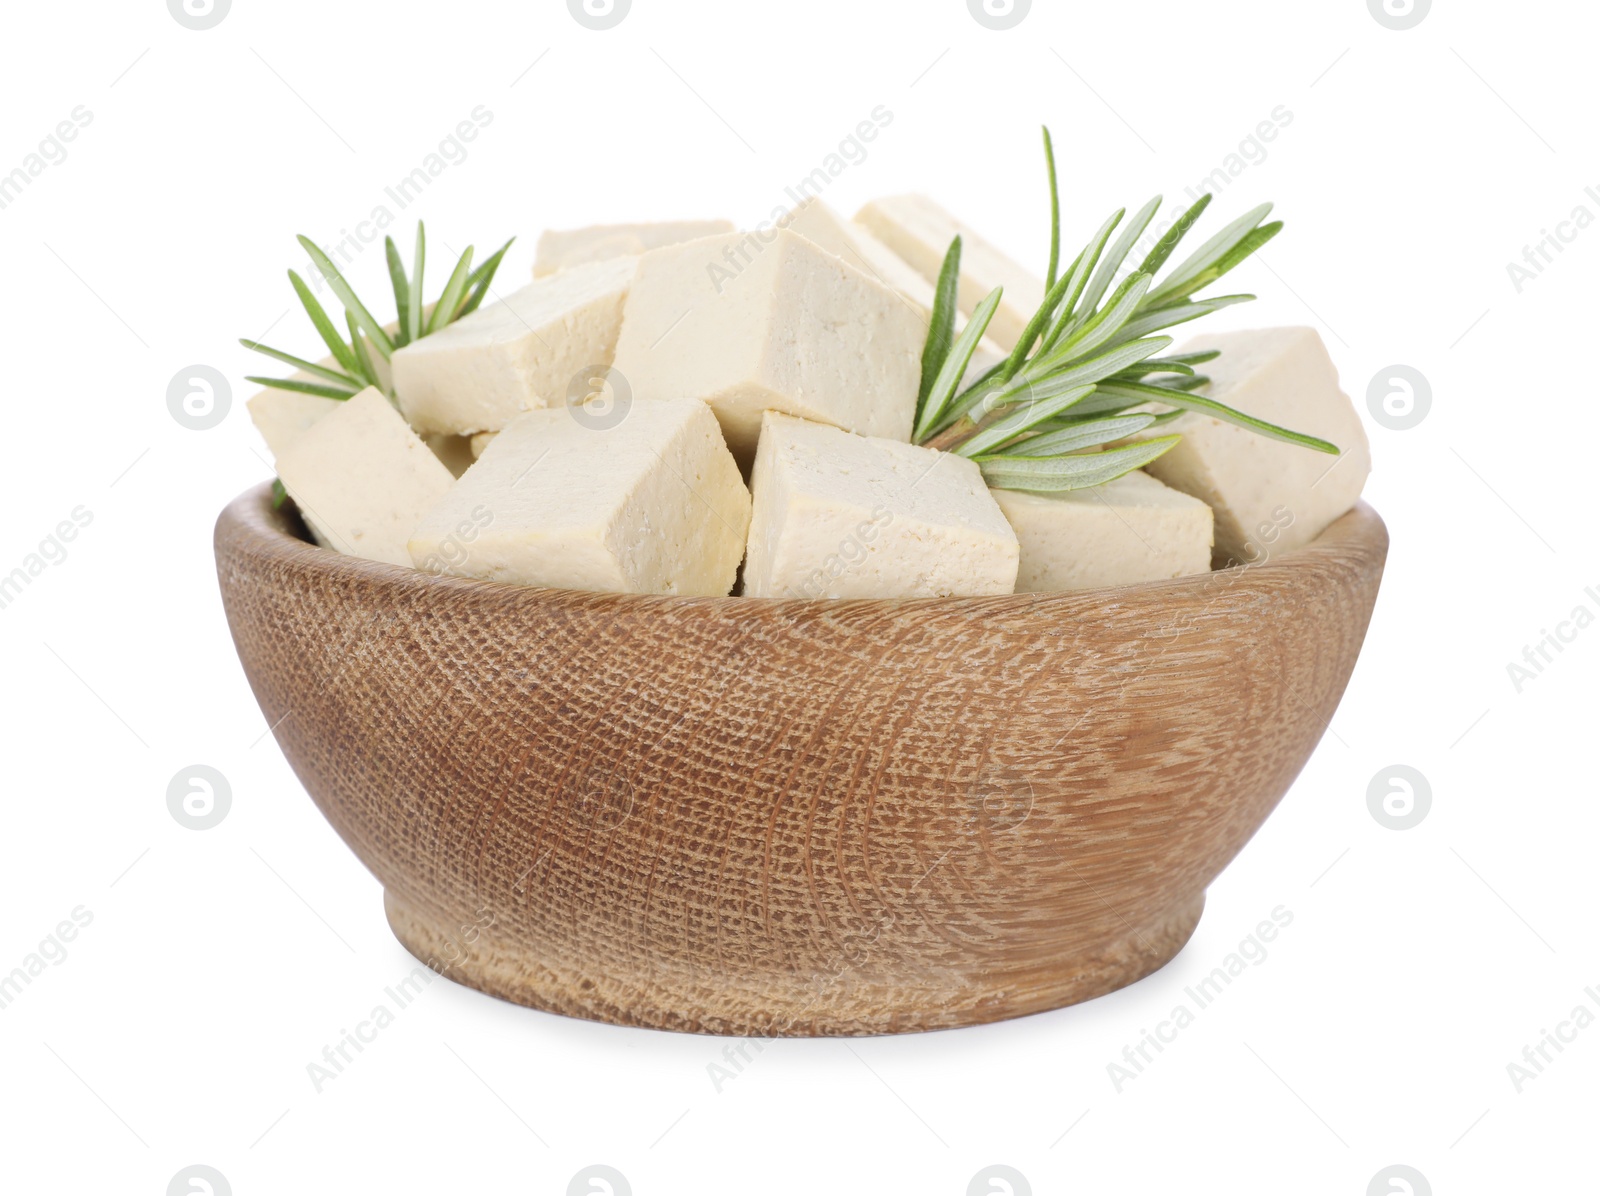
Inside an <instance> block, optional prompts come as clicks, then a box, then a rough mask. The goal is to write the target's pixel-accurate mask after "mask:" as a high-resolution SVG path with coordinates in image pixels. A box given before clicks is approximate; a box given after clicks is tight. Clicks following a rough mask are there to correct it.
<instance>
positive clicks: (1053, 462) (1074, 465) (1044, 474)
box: [978, 436, 1182, 492]
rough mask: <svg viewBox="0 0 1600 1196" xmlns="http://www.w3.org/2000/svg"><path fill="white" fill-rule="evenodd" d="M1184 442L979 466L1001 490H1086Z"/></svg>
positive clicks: (1163, 439) (986, 461)
mask: <svg viewBox="0 0 1600 1196" xmlns="http://www.w3.org/2000/svg"><path fill="white" fill-rule="evenodd" d="M1181 439H1182V437H1180V436H1158V437H1156V438H1155V439H1153V440H1144V441H1140V442H1139V443H1138V444H1131V445H1128V446H1127V447H1126V448H1117V449H1107V450H1105V451H1104V452H1094V453H1082V454H1078V455H1069V456H1064V457H1015V456H994V457H984V458H980V459H979V461H978V465H979V467H980V468H981V469H982V470H983V480H984V481H986V482H988V483H989V485H991V486H994V487H996V488H997V489H1000V490H1035V491H1043V492H1051V491H1062V490H1086V489H1088V488H1089V487H1090V486H1101V485H1104V484H1105V483H1106V482H1111V481H1115V480H1116V479H1117V478H1120V477H1121V476H1122V475H1123V474H1126V473H1132V472H1133V471H1134V470H1136V469H1138V468H1140V467H1141V466H1144V465H1148V464H1149V463H1150V462H1152V461H1154V460H1155V459H1156V458H1157V457H1159V456H1161V454H1162V453H1164V452H1166V451H1167V450H1168V449H1170V448H1171V447H1172V446H1173V445H1175V444H1177V443H1178V441H1179V440H1181Z"/></svg>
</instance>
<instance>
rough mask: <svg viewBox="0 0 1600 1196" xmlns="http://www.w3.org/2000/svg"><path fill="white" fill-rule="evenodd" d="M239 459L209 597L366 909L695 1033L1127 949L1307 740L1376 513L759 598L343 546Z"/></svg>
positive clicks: (1338, 690)
mask: <svg viewBox="0 0 1600 1196" xmlns="http://www.w3.org/2000/svg"><path fill="white" fill-rule="evenodd" d="M295 529H296V521H295V520H294V518H293V516H292V515H284V514H280V513H276V512H274V511H272V509H271V506H270V501H269V496H268V490H267V488H266V487H265V486H263V487H260V488H258V489H256V490H252V491H250V492H249V493H247V494H245V495H243V496H241V497H240V498H239V499H238V500H236V501H235V502H234V503H233V504H232V505H231V506H229V507H228V508H227V510H225V511H224V512H223V514H222V516H221V518H220V519H219V521H218V524H217V531H216V552H217V567H218V575H219V578H220V582H221V587H222V594H223V599H224V604H225V606H226V608H227V614H228V620H229V623H230V625H231V626H232V629H233V635H234V640H235V642H236V644H237V646H238V650H239V657H240V660H241V661H242V662H243V665H244V669H245V672H246V674H247V676H248V677H249V679H250V683H251V685H252V686H253V688H254V690H255V693H256V697H257V699H258V700H259V702H260V704H261V708H262V711H263V713H264V714H265V716H266V719H267V721H268V723H269V724H272V725H273V726H274V727H275V728H276V729H275V732H274V733H275V734H276V736H277V739H278V742H279V744H280V745H281V747H282V749H283V751H284V753H285V755H286V756H287V757H288V759H289V762H290V763H291V764H292V765H293V767H294V769H295V771H296V773H297V774H298V775H299V777H300V779H301V780H302V781H303V782H304V784H305V787H306V789H307V791H308V792H309V793H310V794H311V796H312V798H313V800H315V801H316V803H317V805H318V806H319V807H320V808H321V810H322V811H323V813H324V814H325V815H326V816H327V818H328V820H329V822H331V823H332V824H333V826H334V828H335V829H336V830H337V831H338V832H339V834H340V835H342V836H343V837H344V839H345V841H346V842H347V843H348V844H349V845H350V847H351V849H352V850H353V851H354V852H355V853H356V855H357V856H359V857H360V859H361V860H362V861H363V862H364V863H365V864H366V865H367V867H368V868H370V869H371V870H372V872H373V873H374V874H375V875H376V876H377V878H378V879H379V880H380V881H381V882H382V883H383V885H384V887H385V889H386V891H387V896H386V903H385V904H386V909H387V913H388V917H389V922H390V925H391V926H392V927H393V928H394V931H395V933H396V935H397V936H398V937H399V938H400V940H401V942H402V943H404V944H405V945H406V946H407V947H408V948H409V949H410V950H411V951H412V952H413V953H414V954H416V955H417V956H418V957H419V958H422V959H423V960H424V961H427V962H431V963H433V964H434V966H436V967H437V968H439V969H440V970H442V971H443V972H444V974H445V975H448V976H450V977H452V978H454V979H456V980H458V981H461V982H462V983H465V984H469V985H472V986H474V987H477V988H480V989H483V990H484V991H486V992H489V993H493V994H495V995H497V996H501V997H505V998H507V999H509V1000H513V1001H518V1002H521V1003H524V1004H527V1005H533V1006H537V1007H539V1008H543V1009H549V1010H554V1011H556V1012H559V1013H565V1014H571V1015H574V1016H579V1017H589V1018H597V1019H600V1020H604V1021H611V1022H618V1023H626V1024H632V1025H644V1026H657V1027H664V1028H668V1029H677V1030H689V1031H701V1032H711V1033H724V1034H759V1035H783V1034H795V1035H807V1034H872V1033H884V1032H895V1031H906V1030H925V1029H934V1028H939V1027H948V1026H961V1025H968V1024H973V1023H978V1022H985V1021H992V1020H995V1019H998V1018H1004V1017H1014V1016H1017V1015H1020V1014H1025V1013H1032V1012H1037V1011H1039V1010H1044V1009H1052V1008H1055V1007H1058V1006H1061V1005H1066V1004H1070V1003H1072V1002H1075V1001H1082V1000H1086V999H1088V998H1090V997H1094V996H1098V995H1100V994H1102V993H1106V992H1110V991H1111V990H1113V989H1116V988H1119V987H1121V986H1123V985H1125V984H1128V983H1131V982H1132V981H1134V980H1136V979H1138V978H1140V977H1141V976H1144V975H1147V974H1148V973H1149V972H1151V971H1153V970H1155V969H1156V968H1158V967H1160V966H1161V965H1162V964H1163V963H1165V962H1166V961H1167V960H1169V959H1170V958H1171V957H1172V956H1173V955H1174V954H1176V953H1177V951H1178V950H1179V949H1180V948H1181V947H1182V946H1183V944H1184V942H1185V941H1187V939H1188V937H1189V935H1190V933H1191V932H1192V931H1193V929H1194V926H1195V923H1196V922H1197V920H1198V918H1199V915H1200V909H1201V906H1202V904H1203V901H1204V893H1205V888H1206V885H1207V884H1208V883H1209V882H1210V881H1211V879H1212V878H1213V877H1215V876H1216V875H1217V873H1218V872H1220V871H1221V870H1222V868H1223V867H1224V866H1226V864H1227V863H1228V861H1229V860H1231V859H1232V858H1233V857H1234V855H1235V854H1237V852H1238V851H1239V849H1240V848H1241V847H1242V846H1243V845H1244V844H1245V842H1246V841H1247V840H1248V839H1249V838H1250V836H1251V835H1252V834H1254V832H1255V830H1256V829H1257V828H1258V827H1259V826H1260V825H1261V823H1262V821H1263V820H1264V819H1265V818H1266V816H1267V815H1268V814H1269V813H1270V812H1271V810H1272V808H1273V807H1274V806H1275V805H1276V804H1277V802H1278V800H1279V798H1280V797H1281V796H1282V795H1283V793H1284V791H1285V790H1286V789H1287V788H1288V786H1289V783H1290V782H1291V781H1292V780H1293V779H1294V777H1295V774H1296V773H1298V772H1299V771H1300V768H1301V767H1302V766H1303V764H1304V763H1305V761H1306V758H1307V757H1308V756H1309V755H1310V753H1311V750H1312V749H1313V748H1314V747H1315V745H1316V743H1317V741H1318V740H1319V739H1320V738H1321V736H1322V733H1323V729H1324V727H1325V726H1326V724H1327V720H1328V719H1329V718H1330V717H1331V716H1332V714H1333V710H1334V708H1335V706H1336V705H1337V704H1338V701H1339V698H1340V695H1341V694H1342V693H1343V691H1344V687H1345V683H1346V681H1347V680H1348V678H1349V675H1350V670H1351V668H1352V667H1353V666H1354V664H1355V660H1356V655H1357V653H1358V652H1359V650H1360V647H1361V641H1362V637H1363V636H1364V634H1365V632H1366V626H1367V620H1368V618H1369V616H1370V614H1371V611H1372V605H1373V602H1374V600H1375V598H1376V596H1377V590H1378V583H1379V579H1380V577H1381V575H1382V571H1383V561H1384V555H1385V552H1386V549H1387V545H1388V536H1387V533H1386V532H1385V530H1384V527H1383V523H1382V521H1381V520H1380V519H1379V518H1378V516H1377V515H1376V514H1375V513H1374V512H1373V511H1372V510H1371V508H1369V507H1367V506H1365V505H1361V506H1358V507H1357V508H1356V509H1355V510H1354V511H1352V512H1350V513H1349V514H1348V515H1346V516H1344V517H1343V518H1342V519H1340V520H1339V521H1337V522H1336V523H1334V524H1333V526H1331V527H1330V528H1328V529H1327V531H1325V532H1324V533H1323V534H1322V536H1321V537H1320V538H1319V539H1318V540H1317V541H1316V542H1315V543H1313V544H1311V545H1310V546H1308V547H1306V548H1303V549H1300V550H1298V551H1297V552H1294V553H1290V554H1287V555H1285V556H1284V557H1283V559H1282V560H1281V561H1275V562H1273V561H1269V562H1268V563H1265V564H1262V565H1259V566H1255V567H1250V568H1245V569H1233V570H1229V571H1225V572H1220V573H1213V574H1209V575H1204V576H1199V577H1190V578H1182V579H1179V580H1176V581H1169V582H1154V583H1150V584H1147V585H1140V586H1132V587H1126V588H1122V589H1118V590H1101V591H1092V592H1087V593H1078V594H1054V595H1052V594H1029V595H1015V596H1009V597H1000V598H968V599H920V600H914V601H846V602H828V601H819V602H780V601H770V600H763V599H745V598H662V597H641V596H632V595H612V594H588V593H573V592H567V591H555V590H537V589H524V588H517V587H511V586H502V585H497V584H493V583H487V582H477V581H469V580H460V579H454V578H436V577H430V576H427V575H424V574H421V573H417V572H412V571H410V570H406V569H400V568H396V567H393V566H388V565H381V564H376V563H372V562H367V561H361V560H355V559H352V558H350V557H342V556H339V555H337V554H335V553H333V552H330V551H327V550H324V549H319V548H316V547H314V546H312V545H311V544H308V543H304V542H302V541H301V540H299V539H297V538H296V536H295Z"/></svg>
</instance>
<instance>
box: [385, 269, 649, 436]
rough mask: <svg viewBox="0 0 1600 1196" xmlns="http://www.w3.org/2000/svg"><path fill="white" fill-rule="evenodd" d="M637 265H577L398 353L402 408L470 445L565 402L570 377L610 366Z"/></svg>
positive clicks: (422, 426)
mask: <svg viewBox="0 0 1600 1196" xmlns="http://www.w3.org/2000/svg"><path fill="white" fill-rule="evenodd" d="M638 261H639V259H637V258H621V259H618V260H615V261H609V262H599V263H596V264H593V265H586V266H574V267H573V268H572V269H570V270H563V271H562V272H561V273H560V274H556V275H553V276H551V277H549V278H541V279H539V280H538V281H536V282H534V283H532V284H531V285H529V286H526V287H523V288H522V289H521V290H520V291H515V292H513V293H512V294H510V295H507V296H506V297H505V298H504V299H502V300H500V301H499V302H498V303H492V304H488V305H487V306H484V307H480V308H479V309H478V310H477V311H475V312H472V313H471V314H470V315H468V316H465V317H463V318H462V319H460V320H457V321H456V322H455V323H453V324H449V325H447V326H445V327H444V328H441V329H440V330H439V331H438V332H435V333H433V334H432V335H431V336H427V337H424V338H423V339H422V340H419V341H417V342H415V343H414V344H410V345H406V346H405V347H404V348H402V349H398V350H396V351H395V355H394V361H393V370H394V385H395V393H396V395H397V396H398V398H399V400H400V409H401V411H403V412H404V413H405V416H406V419H407V420H409V421H410V422H411V426H412V427H414V428H416V429H417V431H419V432H451V433H456V434H458V435H462V436H470V435H472V434H474V433H476V432H492V431H497V430H499V429H500V428H503V427H505V426H506V424H508V423H510V422H511V421H512V420H513V419H515V418H516V417H517V416H518V415H519V414H521V413H522V412H523V411H528V410H534V409H537V408H540V407H548V406H559V405H561V404H564V403H565V402H566V398H567V389H568V387H569V386H570V385H571V383H572V380H573V378H574V377H575V376H576V375H577V374H578V373H579V372H580V371H582V370H584V369H586V368H589V367H600V368H604V367H606V366H609V365H610V364H611V356H612V352H613V350H614V349H615V347H616V343H617V331H618V327H619V325H620V323H621V320H622V305H623V299H624V298H625V297H626V295H627V293H628V286H629V284H630V283H631V282H632V280H633V274H634V269H635V267H636V266H637V264H638Z"/></svg>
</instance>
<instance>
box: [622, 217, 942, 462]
mask: <svg viewBox="0 0 1600 1196" xmlns="http://www.w3.org/2000/svg"><path fill="white" fill-rule="evenodd" d="M924 339H926V334H925V329H924V325H923V322H922V319H921V318H920V317H919V316H918V314H917V313H916V312H915V311H914V310H912V309H911V308H910V307H908V306H907V305H906V303H905V302H904V301H903V300H901V298H900V297H899V296H898V295H896V294H895V293H894V292H893V291H890V290H889V289H888V288H887V287H885V286H883V285H882V284H880V283H878V282H877V281H875V280H874V279H871V278H868V277H867V276H866V275H864V274H862V273H861V272H860V271H859V270H856V269H855V268H854V267H852V266H849V265H846V264H845V263H844V262H842V261H840V259H838V258H837V257H835V256H834V255H833V254H831V253H828V252H826V251H825V250H823V249H821V248H819V247H818V246H816V245H814V244H812V243H811V242H810V241H808V240H806V239H805V238H804V237H802V236H800V235H799V234H797V233H792V232H788V231H787V230H782V229H770V230H767V231H766V232H764V233H761V232H757V233H746V234H742V235H741V234H730V235H727V236H721V237H707V238H705V239H703V240H699V241H691V242H689V243H688V244H686V245H675V246H669V247H668V248H665V249H656V250H652V251H651V252H650V253H647V254H645V255H644V257H642V258H640V259H639V272H638V275H637V277H636V278H635V280H634V283H633V287H632V289H631V290H630V291H629V293H628V301H627V305H626V307H625V308H624V312H623V320H622V335H621V337H620V338H619V340H618V342H617V354H616V363H615V364H616V370H617V372H618V373H620V374H621V375H622V376H623V377H624V378H625V379H626V381H627V384H628V385H629V386H630V387H631V389H632V393H633V397H634V398H635V399H636V400H646V401H650V400H659V399H673V398H697V399H703V400H704V401H705V402H707V403H709V404H710V405H711V409H712V411H714V412H715V413H716V416H717V419H718V420H719V421H720V422H721V424H722V430H723V434H724V435H725V436H726V437H727V441H728V446H729V447H730V448H731V449H732V450H733V452H734V455H735V456H736V457H738V458H739V459H740V460H741V461H745V462H748V461H749V460H750V459H751V457H752V456H753V455H754V452H755V447H756V440H757V438H758V436H759V435H760V431H761V413H762V412H763V411H766V410H768V409H771V410H775V411H783V412H786V413H788V414H790V415H797V416H803V417H804V418H806V419H811V420H816V421H819V422H822V423H828V424H833V425H835V426H836V427H840V428H846V429H848V430H850V431H854V432H861V433H863V434H865V435H869V436H883V437H887V438H889V439H892V440H909V439H910V437H911V420H912V416H913V415H914V413H915V408H916V402H917V382H918V378H919V375H920V373H921V368H922V367H921V359H922V344H923V341H924Z"/></svg>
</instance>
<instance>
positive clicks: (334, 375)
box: [239, 337, 361, 394]
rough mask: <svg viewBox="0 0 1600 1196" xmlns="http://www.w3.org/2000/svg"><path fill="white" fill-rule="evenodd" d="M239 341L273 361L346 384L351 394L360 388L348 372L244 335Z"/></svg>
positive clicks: (335, 383) (336, 383) (333, 381)
mask: <svg viewBox="0 0 1600 1196" xmlns="http://www.w3.org/2000/svg"><path fill="white" fill-rule="evenodd" d="M239 343H240V344H241V345H243V346H244V347H245V348H246V349H250V350H253V351H254V352H256V353H261V354H264V355H265V356H267V357H271V358H272V359H273V360H275V361H281V362H283V363H284V364H285V365H291V366H293V367H294V368H295V369H297V370H301V371H303V372H304V373H307V374H314V375H316V376H317V377H318V378H322V379H324V380H326V381H328V382H332V383H333V384H334V385H336V386H347V387H349V388H350V393H351V394H355V393H356V391H358V390H360V389H361V384H360V383H358V382H357V381H356V380H355V379H354V378H351V377H350V376H349V375H348V374H342V373H340V372H339V371H338V370H330V369H329V368H328V367H327V366H325V365H318V364H317V363H316V362H314V361H306V360H305V359H304V358H300V357H296V356H295V355H294V354H293V353H285V352H284V351H283V350H281V349H274V348H271V347H269V346H267V345H263V344H262V343H261V342H260V341H252V340H246V339H245V338H244V337H240V338H239Z"/></svg>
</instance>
